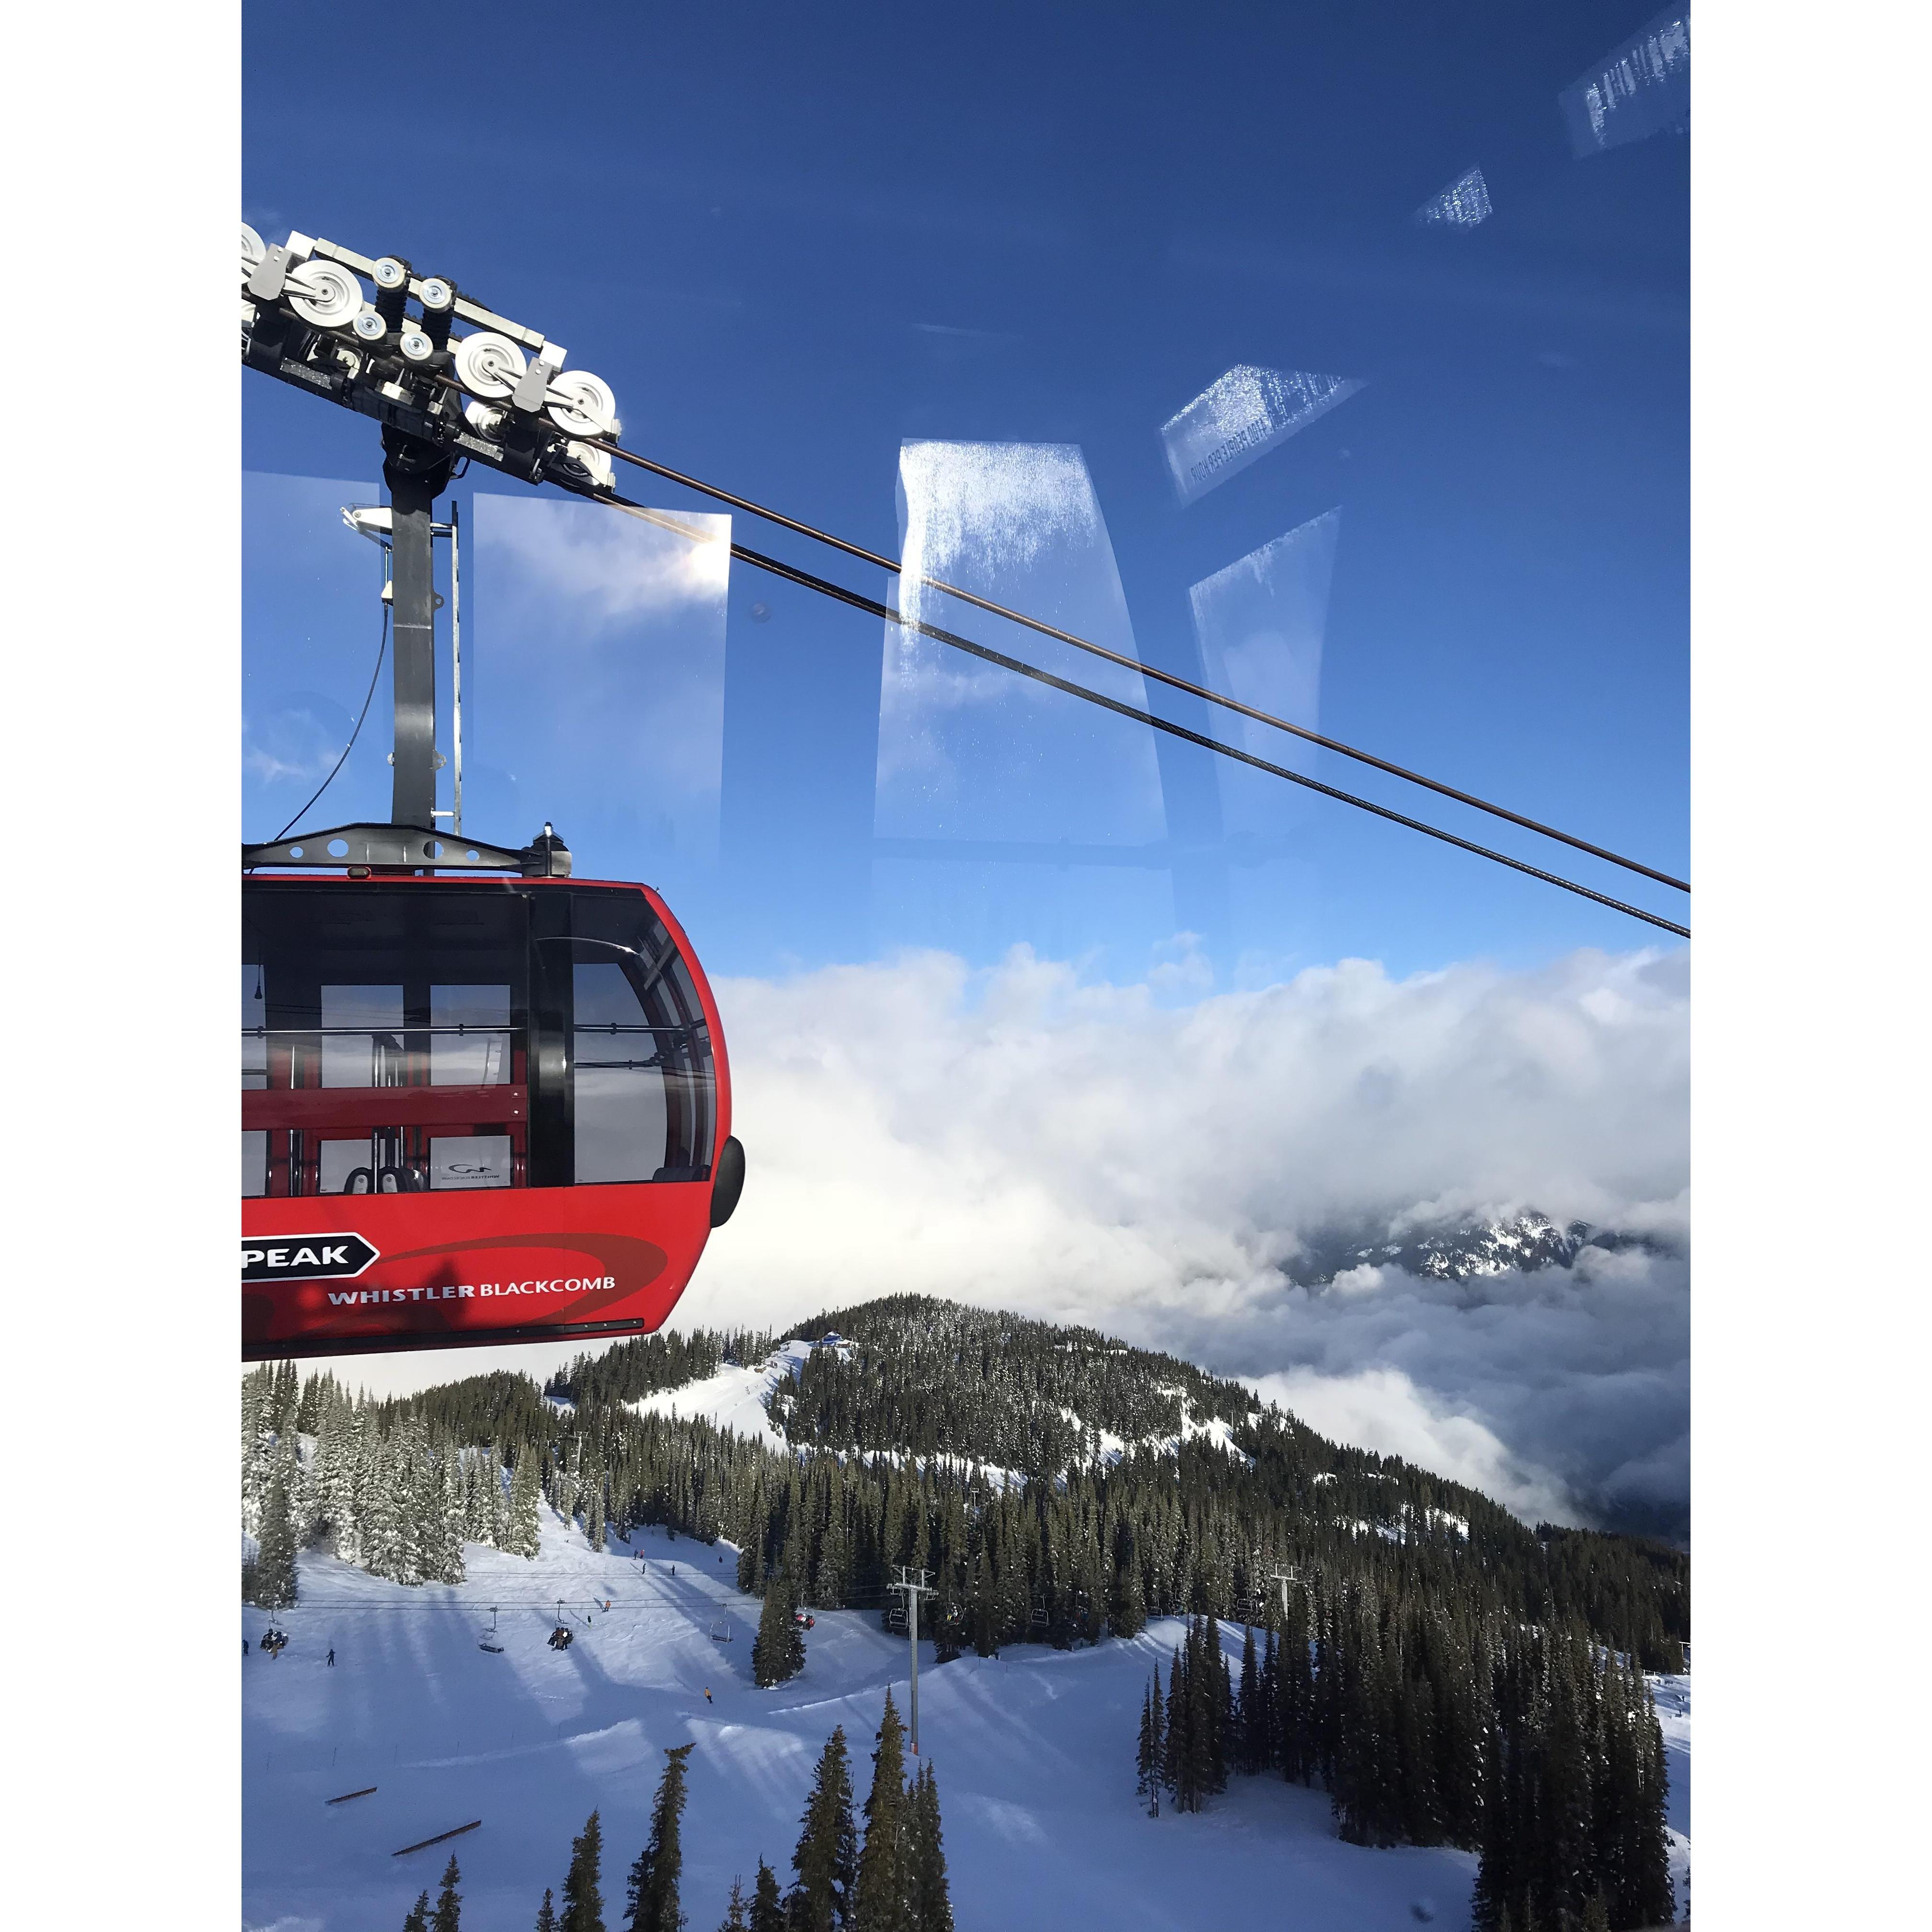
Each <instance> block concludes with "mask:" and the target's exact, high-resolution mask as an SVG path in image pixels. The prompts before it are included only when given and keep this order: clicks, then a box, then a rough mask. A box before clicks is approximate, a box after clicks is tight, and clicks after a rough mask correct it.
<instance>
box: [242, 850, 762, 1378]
mask: <svg viewBox="0 0 1932 1932" xmlns="http://www.w3.org/2000/svg"><path fill="white" fill-rule="evenodd" d="M242 935H243V938H242V1353H243V1355H244V1356H245V1358H248V1359H250V1360H260V1359H263V1358H268V1357H281V1356H301V1355H325V1354H342V1353H350V1352H362V1351H368V1350H377V1349H397V1348H411V1347H449V1346H454V1345H457V1344H460V1343H487V1342H499V1343H500V1342H521V1341H536V1340H555V1339H559V1338H562V1337H598V1336H608V1335H619V1334H635V1333H638V1332H640V1331H649V1330H651V1329H655V1328H658V1326H659V1325H661V1323H662V1322H663V1321H664V1318H665V1317H666V1316H667V1315H668V1314H669V1313H670V1310H671V1309H672V1308H673V1306H674V1305H675V1304H676V1301H677V1298H678V1297H679V1295H680V1294H682V1292H683V1290H684V1286H685V1283H687V1282H688V1280H690V1279H691V1271H692V1270H693V1269H694V1268H695V1267H696V1266H697V1261H698V1257H699V1256H700V1255H701V1254H702V1253H703V1250H704V1244H705V1241H706V1238H707V1237H708V1236H709V1233H710V1231H711V1229H712V1228H713V1227H715V1226H720V1225H721V1224H722V1223H723V1222H724V1220H725V1219H726V1218H727V1217H728V1216H729V1214H730V1212H731V1210H732V1208H733V1207H734V1206H735V1205H736V1202H737V1198H738V1193H739V1189H740V1188H741V1187H742V1184H743V1178H744V1157H743V1153H742V1150H741V1149H740V1148H739V1145H738V1143H737V1142H736V1141H735V1140H733V1139H731V1137H730V1127H731V1091H730V1077H729V1074H728V1072H727V1067H726V1062H725V1057H724V1036H723V1034H722V1032H721V1030H720V1028H719V1025H718V1011H717V1008H716V1007H715V1004H713V1002H712V996H711V989H710V988H709V986H708V985H707V984H706V981H705V978H704V975H703V972H702V971H700V968H699V966H698V964H697V958H696V956H695V955H694V953H693V952H692V951H691V947H690V945H689V943H688V941H686V939H685V935H684V934H683V932H682V931H681V930H680V929H679V926H678V924H677V922H676V920H675V919H673V918H672V916H671V915H670V912H669V911H668V910H667V909H666V907H665V906H664V903H663V901H661V899H659V898H658V896H657V895H656V894H655V892H652V891H651V890H650V889H649V887H647V886H635V885H621V884H604V883H596V882H593V881H587V880H576V879H545V878H535V879H531V878H507V879H506V878H479V877H476V876H475V875H474V874H472V875H469V876H462V875H457V876H449V875H445V876H442V877H435V876H420V875H419V876H408V875H399V876H394V877H382V876H377V877H370V878H366V879H357V878H347V877H339V876H337V877H329V876H324V877H316V876H314V875H313V874H311V875H309V876H307V877H302V876H295V877H290V876H286V875H268V876H264V875H263V874H259V873H258V874H255V875H254V876H252V877H249V878H248V879H247V880H245V883H244V885H243V889H242Z"/></svg>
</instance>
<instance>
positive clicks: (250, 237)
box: [242, 222, 269, 282]
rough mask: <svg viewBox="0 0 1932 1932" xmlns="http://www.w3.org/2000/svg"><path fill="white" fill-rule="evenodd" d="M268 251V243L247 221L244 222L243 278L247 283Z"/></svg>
mask: <svg viewBox="0 0 1932 1932" xmlns="http://www.w3.org/2000/svg"><path fill="white" fill-rule="evenodd" d="M268 252H269V251H268V247H267V245H266V243H265V242H263V239H262V238H261V236H259V235H257V233H255V231H254V229H252V228H251V227H250V226H248V223H247V222H243V223H242V281H244V282H247V281H248V280H249V278H251V276H252V275H254V272H255V271H256V270H257V269H259V268H260V266H262V257H263V256H264V255H266V254H267V253H268Z"/></svg>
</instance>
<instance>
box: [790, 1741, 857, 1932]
mask: <svg viewBox="0 0 1932 1932" xmlns="http://www.w3.org/2000/svg"><path fill="white" fill-rule="evenodd" d="M799 1823H800V1826H801V1829H800V1831H799V1839H798V1846H797V1849H796V1850H795V1851H793V1853H792V1860H791V1861H792V1870H793V1873H795V1875H796V1876H794V1878H793V1882H792V1888H791V1892H790V1897H788V1898H787V1900H786V1909H787V1918H788V1919H789V1921H790V1927H791V1932H846V1928H847V1927H849V1926H850V1924H851V1904H852V1882H853V1873H854V1867H856V1864H857V1862H858V1842H857V1834H856V1830H855V1829H854V1827H853V1822H852V1773H851V1765H850V1759H849V1757H847V1753H846V1748H845V1731H844V1727H843V1726H842V1725H841V1726H840V1727H838V1729H837V1730H835V1731H834V1732H833V1733H832V1735H831V1736H830V1737H829V1738H827V1739H826V1741H825V1750H824V1752H823V1754H822V1755H821V1756H820V1758H819V1760H818V1769H817V1771H816V1772H814V1774H813V1776H812V1781H811V1795H810V1796H809V1797H808V1798H807V1799H806V1800H805V1815H804V1817H803V1818H802V1820H800V1821H799Z"/></svg>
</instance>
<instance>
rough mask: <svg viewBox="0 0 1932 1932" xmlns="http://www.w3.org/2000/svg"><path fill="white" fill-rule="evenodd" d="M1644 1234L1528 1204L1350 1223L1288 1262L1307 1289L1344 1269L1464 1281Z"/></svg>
mask: <svg viewBox="0 0 1932 1932" xmlns="http://www.w3.org/2000/svg"><path fill="white" fill-rule="evenodd" d="M1655 1245H1656V1244H1655V1241H1653V1240H1652V1238H1650V1237H1649V1236H1646V1235H1627V1234H1620V1233H1619V1232H1617V1231H1616V1230H1615V1229H1609V1228H1593V1227H1592V1226H1591V1225H1590V1224H1589V1223H1588V1222H1587V1221H1572V1222H1571V1223H1569V1224H1568V1226H1565V1227H1559V1226H1557V1225H1556V1223H1555V1222H1554V1221H1553V1220H1550V1218H1549V1217H1548V1216H1547V1215H1544V1214H1538V1213H1536V1212H1535V1211H1534V1210H1531V1211H1528V1212H1526V1213H1524V1214H1517V1215H1514V1216H1512V1217H1510V1218H1508V1220H1494V1221H1458V1222H1445V1223H1439V1224H1438V1225H1436V1226H1433V1227H1428V1228H1422V1229H1418V1228H1415V1227H1404V1228H1403V1229H1402V1230H1401V1232H1391V1230H1390V1229H1388V1228H1386V1227H1385V1228H1382V1229H1376V1228H1375V1227H1373V1226H1364V1225H1363V1224H1361V1223H1356V1224H1355V1225H1352V1226H1349V1227H1348V1228H1346V1229H1324V1230H1322V1231H1321V1232H1318V1233H1316V1234H1315V1235H1311V1236H1310V1237H1308V1238H1307V1239H1306V1240H1305V1241H1304V1242H1303V1244H1302V1247H1301V1252H1300V1253H1299V1254H1298V1255H1297V1256H1295V1258H1294V1259H1293V1260H1292V1261H1291V1262H1289V1264H1288V1272H1289V1274H1290V1275H1291V1276H1292V1277H1293V1279H1294V1280H1296V1281H1297V1282H1298V1283H1301V1284H1302V1285H1303V1286H1307V1287H1319V1286H1322V1285H1324V1284H1325V1283H1328V1282H1331V1281H1333V1280H1334V1279H1335V1277H1336V1276H1337V1275H1338V1274H1343V1273H1345V1272H1346V1271H1348V1270H1349V1269H1350V1268H1400V1269H1401V1270H1403V1272H1404V1273H1405V1274H1412V1275H1414V1276H1415V1277H1417V1278H1418V1280H1424V1281H1467V1280H1470V1279H1471V1278H1472V1277H1477V1276H1482V1275H1497V1274H1506V1273H1508V1272H1509V1271H1511V1270H1515V1271H1517V1272H1518V1273H1520V1274H1530V1273H1532V1272H1533V1271H1535V1270H1537V1269H1538V1268H1568V1266H1569V1265H1570V1264H1571V1262H1574V1260H1575V1259H1577V1256H1578V1255H1580V1253H1582V1252H1583V1250H1584V1249H1586V1248H1604V1249H1609V1250H1617V1249H1622V1248H1631V1247H1639V1248H1650V1247H1655Z"/></svg>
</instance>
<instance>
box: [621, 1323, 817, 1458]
mask: <svg viewBox="0 0 1932 1932" xmlns="http://www.w3.org/2000/svg"><path fill="white" fill-rule="evenodd" d="M810 1354H811V1343H809V1342H787V1343H784V1345H783V1346H781V1347H780V1348H779V1349H777V1350H776V1351H775V1352H774V1353H773V1354H772V1355H771V1356H770V1358H769V1359H768V1360H766V1361H763V1362H762V1363H760V1364H759V1365H758V1366H757V1367H756V1368H749V1369H741V1368H737V1367H733V1365H732V1364H730V1363H729V1362H727V1363H725V1364H723V1365H721V1367H720V1368H719V1369H718V1373H716V1374H715V1375H711V1376H705V1377H703V1379H702V1380H700V1381H697V1382H685V1383H684V1384H683V1385H682V1386H680V1387H679V1388H674V1389H660V1390H658V1391H657V1393H656V1394H654V1395H647V1396H643V1397H640V1398H639V1399H638V1400H637V1401H635V1402H634V1403H631V1404H630V1405H629V1406H630V1407H631V1409H634V1410H636V1412H637V1413H638V1414H639V1415H674V1416H679V1417H682V1418H683V1419H684V1420H685V1421H687V1422H688V1421H704V1422H709V1423H712V1424H715V1426H716V1427H718V1428H720V1429H728V1430H731V1431H732V1432H733V1433H734V1434H736V1435H738V1436H745V1437H748V1438H749V1439H751V1440H752V1441H754V1442H763V1443H764V1444H766V1445H767V1446H768V1447H769V1448H773V1449H783V1448H784V1446H785V1442H784V1437H783V1436H781V1435H780V1434H779V1433H778V1431H777V1430H775V1429H774V1428H773V1427H772V1424H771V1418H770V1416H769V1414H768V1413H767V1412H766V1403H767V1401H768V1400H769V1399H770V1396H771V1393H772V1390H773V1389H775V1388H777V1387H778V1384H779V1383H780V1382H783V1381H784V1380H785V1379H786V1378H787V1377H788V1376H794V1375H796V1373H798V1369H799V1364H800V1363H802V1361H804V1360H805V1357H806V1356H807V1355H810Z"/></svg>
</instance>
